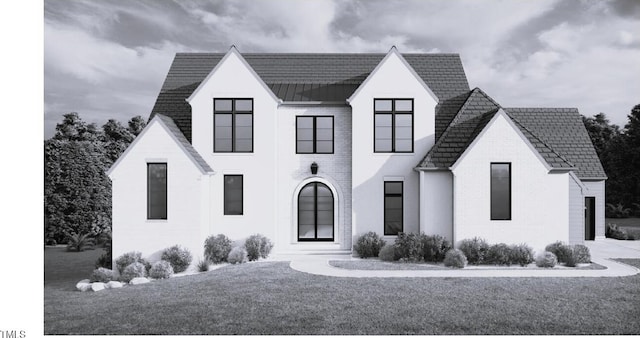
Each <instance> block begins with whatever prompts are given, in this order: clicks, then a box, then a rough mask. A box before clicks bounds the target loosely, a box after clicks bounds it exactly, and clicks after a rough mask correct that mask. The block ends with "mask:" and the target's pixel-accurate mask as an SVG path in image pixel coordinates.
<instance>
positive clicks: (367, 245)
mask: <svg viewBox="0 0 640 338" xmlns="http://www.w3.org/2000/svg"><path fill="white" fill-rule="evenodd" d="M385 244H386V242H385V241H384V239H382V238H381V237H380V236H378V234H377V233H375V232H373V231H369V232H367V233H366V234H364V235H362V236H360V237H358V241H357V242H356V245H354V246H353V249H354V250H355V251H356V252H357V253H358V256H360V258H367V257H378V255H379V254H380V249H382V248H383V247H384V246H385Z"/></svg>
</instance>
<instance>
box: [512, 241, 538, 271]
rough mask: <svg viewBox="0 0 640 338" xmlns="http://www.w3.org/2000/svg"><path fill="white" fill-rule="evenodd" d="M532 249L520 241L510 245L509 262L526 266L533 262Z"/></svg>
mask: <svg viewBox="0 0 640 338" xmlns="http://www.w3.org/2000/svg"><path fill="white" fill-rule="evenodd" d="M533 261H534V259H533V249H532V248H531V247H530V246H528V245H526V244H524V243H522V244H516V245H512V246H511V263H512V264H518V265H520V266H527V265H529V264H530V263H533Z"/></svg>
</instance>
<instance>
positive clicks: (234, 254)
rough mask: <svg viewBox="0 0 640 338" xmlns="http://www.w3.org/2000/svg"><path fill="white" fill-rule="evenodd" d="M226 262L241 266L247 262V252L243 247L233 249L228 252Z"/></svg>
mask: <svg viewBox="0 0 640 338" xmlns="http://www.w3.org/2000/svg"><path fill="white" fill-rule="evenodd" d="M227 261H228V262H229V263H231V264H242V263H244V262H246V261H247V250H245V248H243V247H240V246H239V247H235V248H233V249H231V252H229V257H228V258H227Z"/></svg>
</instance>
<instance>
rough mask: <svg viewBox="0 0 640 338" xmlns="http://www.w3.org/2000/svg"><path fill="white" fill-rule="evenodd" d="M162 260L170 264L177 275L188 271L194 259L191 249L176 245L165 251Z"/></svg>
mask: <svg viewBox="0 0 640 338" xmlns="http://www.w3.org/2000/svg"><path fill="white" fill-rule="evenodd" d="M161 259H162V260H163V261H167V262H169V264H171V267H172V268H173V271H174V272H175V273H180V272H182V271H184V270H187V268H188V267H189V264H191V260H192V259H193V257H192V256H191V252H189V249H187V248H183V247H181V246H179V245H174V246H172V247H170V248H166V249H164V251H163V252H162V256H161Z"/></svg>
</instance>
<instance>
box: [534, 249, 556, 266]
mask: <svg viewBox="0 0 640 338" xmlns="http://www.w3.org/2000/svg"><path fill="white" fill-rule="evenodd" d="M556 264H558V258H557V257H556V255H555V254H553V252H549V251H545V252H544V253H542V254H541V255H539V256H538V257H537V258H536V266H537V267H540V268H552V267H554V266H556Z"/></svg>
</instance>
